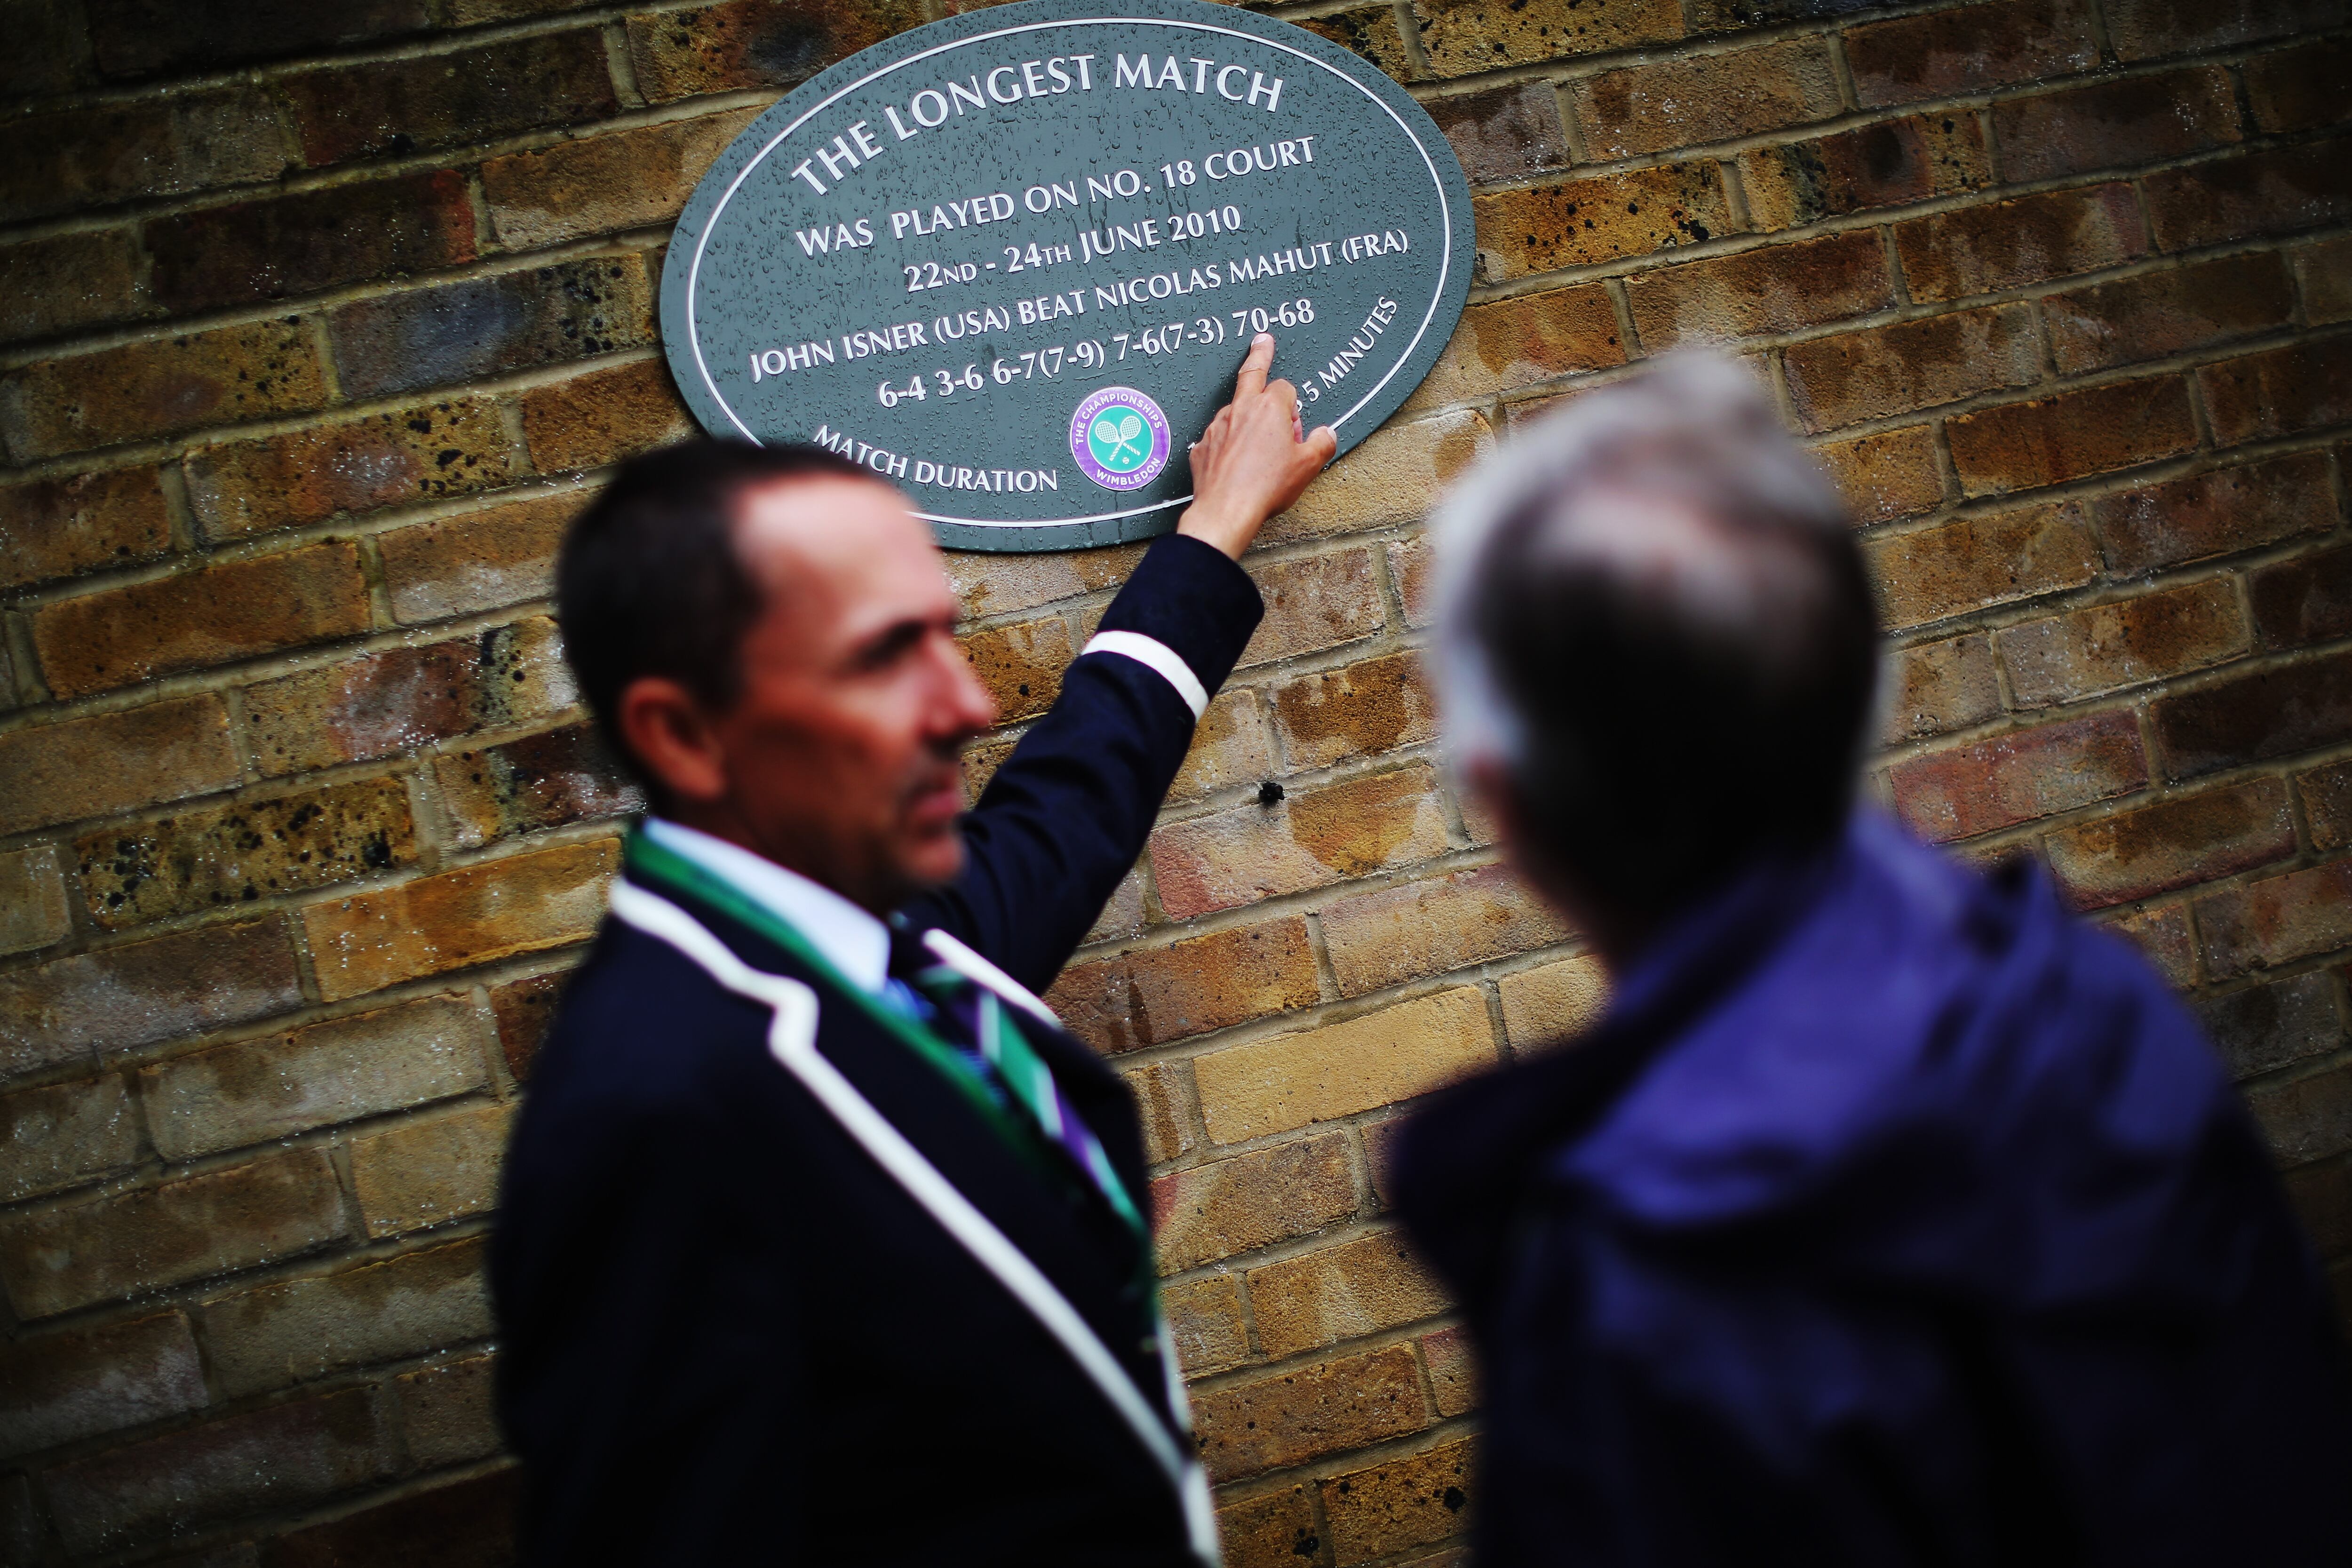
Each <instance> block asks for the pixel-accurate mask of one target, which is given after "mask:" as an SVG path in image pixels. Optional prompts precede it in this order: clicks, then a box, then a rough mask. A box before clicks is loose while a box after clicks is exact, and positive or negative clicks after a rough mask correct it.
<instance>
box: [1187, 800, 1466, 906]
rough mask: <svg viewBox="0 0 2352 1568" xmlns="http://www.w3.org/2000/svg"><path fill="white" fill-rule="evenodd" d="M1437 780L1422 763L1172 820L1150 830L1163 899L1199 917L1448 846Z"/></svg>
mask: <svg viewBox="0 0 2352 1568" xmlns="http://www.w3.org/2000/svg"><path fill="white" fill-rule="evenodd" d="M1436 782H1437V781H1436V779H1435V777H1434V775H1433V773H1431V771H1430V769H1429V767H1428V766H1427V765H1426V764H1425V763H1414V764H1412V765H1411V766H1408V767H1403V768H1399V769H1396V770H1395V771H1393V772H1390V773H1375V774H1371V775H1370V776H1368V777H1364V778H1357V779H1349V780H1348V781H1346V782H1344V783H1341V784H1327V785H1325V786H1323V787H1322V788H1320V789H1315V790H1307V791H1302V792H1300V793H1297V794H1295V795H1288V796H1286V797H1285V798H1284V799H1283V800H1281V801H1278V802H1276V803H1275V804H1274V805H1244V806H1238V807H1236V808H1234V809H1233V810H1231V811H1223V812H1218V813H1216V814H1214V815H1213V816H1200V817H1194V818H1193V819H1192V820H1191V821H1189V822H1178V823H1171V824H1170V825H1168V826H1164V827H1162V828H1160V830H1159V831H1157V832H1155V833H1154V834H1153V835H1152V836H1151V872H1152V878H1153V879H1154V880H1155V881H1156V882H1157V883H1158V885H1159V889H1160V907H1161V908H1163V909H1165V910H1167V911H1168V913H1169V915H1170V916H1171V918H1173V919H1176V920H1190V919H1192V917H1193V916H1195V915H1202V914H1207V913H1208V912H1209V911H1211V910H1226V909H1233V908H1234V907H1235V906H1237V905H1241V904H1247V903H1255V902H1256V901H1257V900H1261V899H1268V898H1275V897H1278V896H1279V895H1281V894H1284V893H1296V892H1302V891H1304V890H1305V889H1308V888H1319V887H1323V886H1325V885H1327V884H1328V883H1331V882H1338V881H1343V880H1345V879H1349V878H1350V877H1362V876H1368V875H1370V873H1372V872H1374V871H1381V870H1386V869H1389V868H1392V867H1397V866H1405V865H1410V864H1412V862H1414V861H1417V860H1425V859H1427V858H1430V857H1431V856H1433V855H1438V854H1442V853H1444V850H1445V848H1446V847H1447V841H1446V832H1445V816H1444V811H1443V810H1442V808H1441V807H1440V806H1439V804H1438V800H1437V794H1436V787H1435V786H1436Z"/></svg>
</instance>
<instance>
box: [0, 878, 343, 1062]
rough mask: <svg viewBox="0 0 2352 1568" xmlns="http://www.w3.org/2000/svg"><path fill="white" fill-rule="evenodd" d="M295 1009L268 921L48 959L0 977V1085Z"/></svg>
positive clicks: (289, 962)
mask: <svg viewBox="0 0 2352 1568" xmlns="http://www.w3.org/2000/svg"><path fill="white" fill-rule="evenodd" d="M300 1005H302V988H301V984H300V982H299V979H298V977H297V975H296V973H295V969H294V950H293V948H292V947H291V946H290V945H289V943H288V942H287V940H286V927H285V924H284V922H282V921H279V920H278V919H277V918H276V917H274V916H273V917H270V918H268V919H263V920H257V921H249V922H247V923H246V924H244V925H233V926H209V927H206V928H205V929H203V930H200V931H177V932H174V933H173V934H172V935H170V936H159V937H154V938H152V939H151V940H149V941H146V942H130V943H126V944H124V945H121V946H118V947H109V948H103V949H100V951H98V952H83V953H76V954H75V955H73V956H72V957H70V958H56V959H51V960H50V961H49V962H48V963H44V964H40V965H37V966H36V967H33V968H29V969H27V968H18V969H13V970H10V971H8V972H7V973H5V974H0V1077H14V1076H16V1074H19V1073H24V1072H29V1071H31V1070H33V1069H35V1068H45V1067H55V1066H58V1065H59V1064H61V1063H65V1062H91V1063H95V1062H97V1061H98V1060H100V1059H101V1058H104V1057H107V1056H111V1055H113V1054H115V1053H118V1052H121V1051H129V1050H136V1049H138V1048H139V1047H142V1046H152V1045H153V1044H155V1043H156V1042H157V1041H159V1040H169V1039H175V1038H177V1037H181V1036H184V1035H194V1034H202V1033H204V1032H205V1031H206V1030H209V1029H221V1028H226V1027H228V1026H231V1025H234V1024H244V1023H249V1022H251V1021H252V1020H254V1019H256V1018H266V1017H268V1016H269V1015H271V1014H272V1013H282V1012H285V1011H287V1010H288V1009H289V1008H293V1007H299V1006H300Z"/></svg>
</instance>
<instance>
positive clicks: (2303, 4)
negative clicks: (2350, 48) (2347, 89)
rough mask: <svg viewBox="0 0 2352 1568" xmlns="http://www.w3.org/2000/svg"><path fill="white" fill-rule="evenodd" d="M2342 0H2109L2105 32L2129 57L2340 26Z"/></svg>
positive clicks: (2120, 53) (2343, 17)
mask: <svg viewBox="0 0 2352 1568" xmlns="http://www.w3.org/2000/svg"><path fill="white" fill-rule="evenodd" d="M2347 15H2352V14H2347V9H2346V7H2345V5H2344V3H2343V0H2108V5H2107V32H2108V36H2109V37H2112V38H2113V39H2114V40H2115V46H2116V55H2117V56H2118V57H2119V58H2123V59H2126V60H2144V59H2151V58H2157V57H2158V56H2162V55H2171V54H2188V53H2192V52H2197V51H2201V50H2205V49H2221V48H2228V47H2231V45H2233V44H2251V43H2256V42H2259V41H2260V40H2262V39H2263V38H2275V37H2282V36H2284V35H2288V34H2294V33H2298V32H2314V33H2315V32H2319V31H2321V30H2323V29H2325V28H2327V27H2340V26H2343V25H2344V23H2345V22H2346V20H2347Z"/></svg>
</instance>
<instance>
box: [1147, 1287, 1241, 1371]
mask: <svg viewBox="0 0 2352 1568" xmlns="http://www.w3.org/2000/svg"><path fill="white" fill-rule="evenodd" d="M1160 1310H1161V1311H1163V1312H1165V1313H1166V1314H1167V1317H1168V1333H1169V1337H1170V1338H1171V1339H1172V1340H1173V1341H1174V1342H1175V1345H1176V1360H1177V1363H1178V1364H1180V1365H1181V1366H1182V1367H1183V1369H1184V1375H1185V1376H1187V1377H1204V1376H1206V1375H1207V1374H1208V1373H1213V1372H1223V1371H1224V1370H1225V1369H1226V1368H1227V1367H1233V1366H1239V1365H1240V1364H1241V1363H1244V1362H1245V1361H1247V1360H1249V1354H1250V1348H1249V1329H1248V1327H1247V1326H1246V1325H1245V1324H1244V1323H1243V1321H1242V1308H1241V1281H1240V1280H1239V1279H1235V1278H1234V1276H1233V1275H1231V1274H1223V1273H1219V1274H1212V1275H1208V1276H1206V1277H1205V1278H1202V1279H1187V1280H1185V1281H1184V1282H1183V1283H1182V1284H1181V1285H1163V1286H1161V1287H1160Z"/></svg>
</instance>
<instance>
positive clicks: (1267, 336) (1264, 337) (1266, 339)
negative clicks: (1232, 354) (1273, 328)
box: [1250, 332, 1274, 348]
mask: <svg viewBox="0 0 2352 1568" xmlns="http://www.w3.org/2000/svg"><path fill="white" fill-rule="evenodd" d="M1270 342H1274V334H1273V333H1272V332H1260V333H1259V334H1258V335H1257V336H1255V337H1254V338H1252V339H1251V340H1250V346H1251V347H1252V348H1255V347H1256V346H1257V345H1258V344H1260V343H1270Z"/></svg>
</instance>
